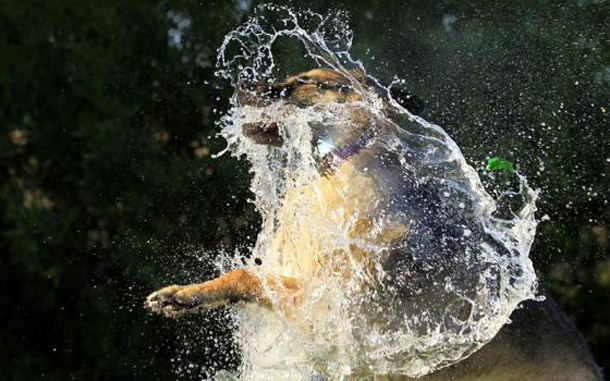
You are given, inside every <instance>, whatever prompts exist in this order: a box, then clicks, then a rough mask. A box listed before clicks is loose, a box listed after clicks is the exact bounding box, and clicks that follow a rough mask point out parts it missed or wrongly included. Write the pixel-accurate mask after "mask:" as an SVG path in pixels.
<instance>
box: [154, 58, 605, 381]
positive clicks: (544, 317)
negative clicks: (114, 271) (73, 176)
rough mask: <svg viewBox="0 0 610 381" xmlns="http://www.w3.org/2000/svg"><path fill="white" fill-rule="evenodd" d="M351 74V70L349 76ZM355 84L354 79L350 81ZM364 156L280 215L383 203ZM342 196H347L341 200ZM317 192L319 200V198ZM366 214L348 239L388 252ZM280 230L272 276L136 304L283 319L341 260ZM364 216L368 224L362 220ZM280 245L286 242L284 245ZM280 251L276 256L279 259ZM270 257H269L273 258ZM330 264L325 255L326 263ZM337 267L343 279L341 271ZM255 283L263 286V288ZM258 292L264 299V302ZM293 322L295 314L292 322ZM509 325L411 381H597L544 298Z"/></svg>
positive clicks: (391, 237) (259, 95)
mask: <svg viewBox="0 0 610 381" xmlns="http://www.w3.org/2000/svg"><path fill="white" fill-rule="evenodd" d="M356 74H357V73H356ZM356 77H358V75H356ZM358 78H359V80H360V83H358V84H354V83H351V82H350V81H349V80H348V79H347V78H346V77H345V76H343V75H342V74H340V73H338V72H335V71H332V70H326V69H315V70H312V71H309V72H306V73H302V74H299V75H297V76H293V77H290V78H288V79H287V80H286V81H284V82H278V83H274V84H256V85H253V86H250V87H249V88H247V89H242V90H241V93H240V94H239V95H240V103H242V105H243V106H244V107H257V106H261V105H264V104H268V103H269V102H273V101H274V100H276V99H280V98H281V99H284V100H286V101H288V102H292V103H294V104H296V105H298V106H301V107H307V106H311V105H314V104H316V103H325V102H340V103H349V102H353V101H357V100H359V99H360V96H359V92H358V91H355V90H354V86H364V87H366V86H370V84H369V83H367V81H366V80H365V77H364V76H362V75H360V76H359V77H358ZM393 97H394V98H395V99H397V100H398V101H399V102H400V103H401V104H402V105H403V106H405V107H406V108H407V109H409V110H411V111H412V112H414V113H419V111H421V107H422V105H423V103H422V102H421V101H419V100H418V99H417V98H415V97H411V96H410V95H408V94H407V93H400V92H396V93H393ZM353 118H354V121H353V122H354V123H353V124H354V125H356V126H364V125H366V123H365V122H366V119H367V116H366V114H362V113H360V111H359V110H358V109H357V108H354V110H353ZM277 130H278V129H277V126H274V125H272V124H260V125H257V124H252V125H245V126H244V135H246V136H248V137H250V138H251V139H252V140H254V141H255V142H257V143H260V144H269V145H275V146H280V145H281V144H282V140H281V137H279V133H278V131H277ZM362 133H363V130H357V129H356V130H354V131H353V133H352V134H351V136H346V137H344V139H345V141H349V140H350V139H351V140H353V139H356V138H358V136H359V135H361V134H362ZM369 156H370V153H369V152H367V151H366V150H364V151H362V152H358V153H356V154H354V155H353V156H351V157H349V158H348V159H346V160H345V161H344V162H342V163H341V164H340V165H338V166H336V167H333V168H331V169H330V170H328V171H327V172H326V173H325V175H324V176H321V177H320V178H319V179H318V180H316V183H313V184H309V185H307V186H305V187H304V188H302V189H296V190H293V191H292V193H290V192H289V193H288V194H287V195H286V201H285V204H286V205H285V206H284V207H283V210H288V211H290V210H291V209H290V208H291V207H292V206H293V205H291V203H292V202H296V201H295V200H297V199H299V198H300V199H301V200H302V198H308V197H309V198H311V202H310V203H309V205H312V208H313V209H316V208H318V209H319V210H309V211H307V213H315V214H316V215H317V216H319V215H322V216H325V218H328V219H329V220H332V219H333V218H335V219H336V218H338V217H337V216H336V215H334V216H332V217H331V216H330V213H331V212H334V211H337V210H343V213H344V215H343V216H340V217H339V218H349V217H350V216H351V213H353V211H354V210H360V211H366V210H367V205H368V204H369V203H370V200H373V199H376V198H379V197H383V195H379V194H376V192H377V190H376V189H377V188H376V187H375V186H374V184H371V181H372V180H371V178H370V177H368V176H365V175H363V174H362V167H364V166H366V165H367V163H368V162H369V161H370V160H369ZM345 192H348V194H346V193H345ZM320 194H321V195H320ZM374 212H375V210H372V211H371V214H372V215H371V216H367V214H366V212H365V213H361V217H360V220H359V221H358V222H357V223H356V224H354V226H355V227H354V229H353V230H352V231H350V232H349V233H348V234H350V235H351V236H352V237H358V238H359V239H363V240H365V241H369V242H371V243H375V244H380V243H381V244H384V245H386V246H388V247H389V246H391V245H392V244H393V243H394V242H396V241H398V240H399V239H400V237H401V236H403V235H404V231H405V229H407V228H406V227H405V226H401V225H399V224H388V226H387V227H386V228H385V229H384V230H383V231H376V232H374V233H373V232H372V231H371V228H370V226H371V220H372V218H373V214H374ZM282 213H283V211H282V210H280V211H279V218H280V219H281V220H282V224H281V226H282V228H280V229H279V230H278V232H277V235H276V237H275V239H274V242H273V247H274V250H273V253H271V254H270V257H269V258H266V260H269V261H275V263H274V266H273V268H279V269H281V270H280V273H278V274H272V275H267V276H266V279H264V282H263V281H261V279H259V278H258V276H257V275H255V273H254V272H251V271H249V270H248V269H240V270H236V271H232V272H229V273H227V274H224V275H221V276H220V277H218V278H216V279H213V280H210V281H207V282H203V283H199V284H192V285H186V286H177V285H173V286H169V287H165V288H162V289H161V290H159V291H157V292H154V293H153V294H151V295H150V296H149V297H148V299H147V302H146V306H147V308H149V309H150V310H152V311H153V312H156V313H159V314H162V315H165V316H168V317H178V316H181V315H183V314H184V313H188V312H198V311H202V310H206V309H209V308H212V307H215V306H218V305H223V304H227V303H235V302H247V303H256V304H259V305H261V306H263V307H266V308H280V309H282V310H283V312H284V314H285V316H291V314H295V313H298V307H299V305H300V303H301V301H302V300H303V296H304V293H306V292H307V286H306V284H304V283H305V282H307V283H308V284H311V283H313V284H315V283H316V282H324V281H325V278H324V275H323V273H322V272H321V271H319V270H320V269H321V266H329V265H330V266H332V263H337V262H339V263H342V262H343V263H345V261H342V258H341V256H344V255H345V253H341V251H329V250H328V249H327V248H324V249H326V250H322V248H320V247H318V246H319V242H322V241H323V239H322V238H323V237H320V236H316V235H313V234H312V232H313V231H316V232H318V233H316V234H324V233H319V232H320V231H323V229H312V228H311V227H310V226H307V225H305V226H303V224H302V223H299V224H295V223H293V222H292V221H290V219H291V218H292V217H291V215H290V213H286V214H282ZM368 217H370V219H369V218H368ZM287 242H290V245H288V244H287ZM279 253H282V254H279ZM274 254H275V255H274ZM331 255H332V256H333V257H329V256H331ZM351 256H352V257H353V258H357V259H358V260H359V261H361V262H362V263H361V264H362V265H364V266H365V267H366V265H367V264H366V263H365V262H366V260H367V255H366V253H363V252H357V249H354V251H353V252H352V253H351ZM347 267H348V266H347V265H344V266H343V270H337V271H344V272H345V274H346V275H345V276H346V277H348V276H349V275H348V274H349V269H346V268H347ZM263 284H264V285H265V286H266V287H264V286H263ZM268 292H271V293H273V295H274V300H276V301H278V303H274V304H272V303H271V302H270V298H269V296H268V294H267V293H268ZM295 319H296V320H298V317H295ZM511 320H512V323H511V324H507V325H506V326H504V327H503V328H502V329H501V331H500V332H499V333H498V334H497V335H496V337H495V338H494V339H493V340H492V341H491V342H490V343H488V344H487V345H485V346H483V348H482V349H480V350H478V351H477V352H475V353H474V354H472V355H471V356H470V357H468V358H466V359H464V360H462V361H461V362H459V363H457V364H454V365H452V366H449V367H446V368H443V369H441V370H439V371H437V372H434V373H433V374H430V375H427V376H425V377H422V378H420V380H426V381H448V380H454V381H466V380H468V381H562V380H565V381H568V380H570V381H594V380H596V381H599V380H602V375H601V371H600V370H599V368H598V367H597V366H596V364H595V362H594V360H593V358H592V356H591V354H590V352H589V350H588V348H587V346H586V344H585V343H584V341H583V339H582V338H581V336H580V335H579V333H578V332H577V331H576V329H575V328H574V326H573V325H572V324H571V323H570V322H569V320H568V319H567V318H566V316H565V314H564V313H563V311H562V310H561V309H560V308H559V307H558V306H557V304H556V303H555V302H554V301H553V300H552V299H551V298H550V297H548V296H547V298H546V300H545V301H543V302H536V301H526V302H524V303H522V305H521V307H520V308H519V309H517V310H515V311H514V313H513V314H512V315H511ZM371 379H374V380H388V381H389V380H397V381H398V380H401V381H407V380H410V378H407V377H404V376H395V377H389V376H378V377H373V378H371Z"/></svg>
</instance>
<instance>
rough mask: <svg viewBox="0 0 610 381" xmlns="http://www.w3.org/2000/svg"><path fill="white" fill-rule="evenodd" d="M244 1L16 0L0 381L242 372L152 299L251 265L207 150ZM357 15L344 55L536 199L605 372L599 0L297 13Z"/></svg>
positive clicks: (479, 164)
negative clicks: (222, 62) (150, 304)
mask: <svg viewBox="0 0 610 381" xmlns="http://www.w3.org/2000/svg"><path fill="white" fill-rule="evenodd" d="M258 4H259V3H258V2H256V1H251V0H238V1H228V0H222V1H221V0H218V1H212V0H205V1H185V0H174V1H166V0H130V1H113V0H103V1H102V0H90V1H86V2H83V1H76V0H63V1H47V0H25V1H23V0H22V1H15V0H4V1H3V2H2V7H1V8H0V9H1V10H0V197H1V198H0V287H1V289H2V292H0V306H2V307H0V327H1V328H0V343H1V344H0V375H1V376H0V378H2V379H3V380H39V379H48V380H130V379H146V380H175V379H184V380H199V379H202V378H205V377H207V376H209V375H210V374H211V373H213V372H214V370H215V369H218V368H223V367H229V368H231V367H235V366H236V365H237V364H238V362H239V353H238V350H237V348H235V345H234V344H233V342H232V341H231V337H230V333H231V327H232V326H233V324H235V323H236V322H235V321H234V319H233V318H231V317H230V316H227V314H226V313H224V312H225V311H223V310H218V311H215V312H213V313H211V314H208V315H205V316H193V317H188V318H186V319H183V320H180V321H169V320H165V319H161V318H159V317H156V316H150V315H148V314H147V313H146V312H145V311H144V309H143V308H142V302H143V300H144V298H145V296H146V295H147V294H148V293H149V292H151V291H153V290H154V289H156V288H158V287H159V286H162V285H164V284H168V283H173V282H178V283H181V282H190V281H195V280H201V279H203V278H206V277H209V276H212V275H213V274H214V272H215V271H216V266H214V265H213V262H214V260H216V258H217V257H218V253H219V252H223V251H224V252H226V253H233V254H234V255H236V256H240V255H248V251H247V247H248V245H251V244H252V243H253V242H254V240H255V238H256V232H257V227H258V223H259V220H258V218H259V217H258V216H257V214H256V212H255V211H254V210H253V207H252V205H251V204H249V203H248V202H247V199H248V197H250V196H251V195H249V193H248V181H249V174H248V166H247V163H245V162H239V161H237V160H235V159H232V158H230V157H229V156H228V155H225V156H222V157H221V158H218V159H213V158H212V157H211V154H213V153H215V152H219V151H220V150H222V149H223V148H224V146H225V143H224V142H223V140H222V139H220V138H218V137H216V136H215V134H216V132H217V129H216V127H215V121H216V120H217V119H218V118H219V116H220V115H222V113H223V111H224V110H226V109H227V99H228V97H229V96H230V95H231V89H230V88H229V87H228V84H227V83H225V82H223V81H221V80H220V79H217V78H215V76H214V71H215V67H214V65H215V56H216V49H217V48H218V47H219V46H220V43H221V42H222V38H223V36H224V35H225V33H227V32H229V31H230V30H232V29H234V28H235V27H236V26H237V25H239V24H240V23H241V22H243V21H244V20H245V19H246V18H247V17H248V16H249V15H251V14H252V9H253V8H255V7H256V6H257V5H258ZM291 4H293V5H294V6H296V7H305V8H312V9H313V10H316V11H319V12H326V11H327V10H328V9H344V10H347V11H349V12H350V20H351V25H352V28H353V30H354V33H355V37H354V47H353V49H352V52H353V54H354V56H355V57H357V58H360V59H361V60H362V61H363V62H364V63H365V66H366V67H367V68H368V69H369V71H370V72H371V73H372V74H374V75H375V76H377V77H378V78H380V79H381V80H382V82H385V83H389V82H391V80H392V79H393V78H394V76H398V77H400V78H403V79H405V81H406V83H405V85H404V86H405V87H406V88H407V89H408V90H410V91H411V92H413V93H415V94H417V95H418V96H419V97H421V98H423V99H424V100H425V101H426V104H427V108H426V111H425V112H424V117H425V118H426V119H428V120H430V121H433V122H435V123H437V124H439V125H441V126H443V127H444V128H445V129H446V130H447V132H448V133H449V134H450V135H451V136H452V137H453V138H454V139H455V141H456V142H457V143H458V145H459V146H460V147H461V148H462V150H463V152H464V154H465V156H466V158H467V159H468V161H469V162H470V163H471V164H472V165H473V166H474V167H475V168H477V169H478V170H480V171H481V173H483V170H482V168H483V166H484V162H485V160H486V158H488V157H489V156H490V155H498V156H501V157H504V158H507V159H510V160H512V161H513V162H515V163H516V164H517V165H518V167H519V168H520V171H521V172H522V173H524V174H525V175H527V177H528V179H529V181H530V183H531V184H532V185H533V186H534V187H537V188H540V190H541V194H540V201H539V214H538V216H539V218H543V216H544V218H543V219H544V220H545V221H543V222H541V224H540V225H539V230H538V234H537V238H536V241H535V244H534V247H533V250H532V253H531V257H532V259H533V260H534V263H535V265H536V268H537V270H538V272H539V275H540V277H541V282H542V284H543V286H544V287H545V288H547V289H550V290H551V292H552V294H553V295H554V296H555V298H556V299H557V300H558V301H559V303H560V304H561V305H562V306H563V307H564V308H565V310H566V311H567V313H568V315H569V316H570V318H571V319H572V321H573V322H574V323H575V324H576V325H577V327H578V328H579V329H580V331H581V332H582V333H583V334H584V336H585V338H586V340H587V342H588V343H589V344H590V345H591V348H592V349H593V352H594V354H595V357H596V359H597V361H598V362H599V364H600V365H602V366H604V367H609V366H610V359H609V356H608V353H607V348H610V255H609V247H610V246H609V242H608V238H609V237H608V235H609V229H610V208H609V206H608V202H609V200H608V198H609V189H610V171H609V169H610V136H609V135H610V123H609V122H610V105H609V104H608V103H609V98H608V97H609V96H610V46H609V45H610V28H609V27H608V26H609V25H610V6H609V4H608V2H607V1H604V0H569V1H568V0H565V1H564V0H557V1H526V0H522V1H516V0H502V1H495V0H492V1H490V0H481V1H470V2H464V1H449V0H445V1H429V0H425V1H424V0H409V1H402V0H395V1H386V0H379V1H360V0H345V1H344V2H343V3H342V2H335V1H315V2H314V1H309V2H308V1H298V0H295V1H293V2H292V3H291Z"/></svg>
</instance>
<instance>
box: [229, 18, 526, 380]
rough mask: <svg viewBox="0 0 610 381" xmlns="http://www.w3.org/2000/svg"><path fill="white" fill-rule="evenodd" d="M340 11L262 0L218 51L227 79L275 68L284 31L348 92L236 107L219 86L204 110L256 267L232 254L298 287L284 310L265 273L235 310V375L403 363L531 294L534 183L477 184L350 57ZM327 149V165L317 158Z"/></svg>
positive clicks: (490, 331)
mask: <svg viewBox="0 0 610 381" xmlns="http://www.w3.org/2000/svg"><path fill="white" fill-rule="evenodd" d="M346 20H347V17H346V15H345V14H342V13H341V12H335V13H333V14H330V15H319V14H316V13H313V12H308V11H298V12H297V11H294V10H291V9H289V8H286V7H279V6H266V7H264V8H261V9H259V11H258V12H257V14H255V16H253V17H252V18H251V19H249V20H248V21H247V22H246V23H244V24H243V25H241V26H240V27H238V28H237V29H235V30H233V31H231V32H230V33H229V34H227V35H226V37H225V39H224V42H223V44H222V46H221V47H220V49H219V55H218V74H219V75H220V76H222V77H225V78H227V79H228V80H229V81H230V83H231V84H232V85H233V86H237V85H238V84H239V83H242V82H246V81H247V82H250V83H256V82H260V81H266V82H275V81H280V80H283V79H284V78H282V77H278V74H277V73H279V72H281V69H282V63H281V62H280V60H279V59H278V58H277V57H276V56H274V49H275V44H276V42H277V41H279V40H286V39H287V40H290V41H292V42H296V43H297V44H298V45H299V46H301V47H302V51H303V54H302V56H303V57H304V58H303V59H304V60H309V61H311V62H312V67H311V68H314V67H324V68H330V69H332V70H335V71H336V72H339V73H341V74H342V75H343V76H344V77H345V78H347V79H349V82H350V83H351V86H352V87H353V89H354V90H355V91H356V92H357V93H358V94H359V95H360V98H359V100H358V101H355V102H349V103H319V104H313V105H309V106H307V107H303V106H298V105H295V104H292V103H290V102H286V101H283V100H277V101H275V102H271V103H270V104H267V105H264V106H260V107H244V106H243V105H240V103H239V100H238V98H237V95H235V96H234V97H233V99H232V105H233V107H232V109H231V110H230V111H229V112H228V113H227V114H226V115H225V116H224V117H223V118H222V120H221V121H220V126H221V135H222V136H223V137H224V138H225V139H226V140H227V142H228V147H227V149H228V151H229V152H230V154H231V155H233V156H236V157H241V156H245V157H246V158H247V160H248V161H249V162H250V163H251V166H252V167H251V170H252V172H253V180H252V183H251V189H252V191H253V193H254V195H255V200H254V202H255V204H256V207H257V210H258V211H259V213H260V214H261V216H262V226H261V232H260V235H259V237H258V240H257V243H256V245H255V247H253V248H252V254H253V255H252V258H258V259H260V260H261V261H262V265H260V266H256V265H255V264H254V263H251V264H249V265H248V267H249V268H251V269H252V271H254V272H256V273H258V274H259V275H261V278H263V279H264V278H265V275H266V274H270V275H274V276H276V275H283V276H289V277H293V278H295V279H297V280H298V281H299V282H300V285H301V294H300V295H301V298H302V300H301V301H300V302H299V303H297V304H294V305H292V306H291V307H290V308H286V307H285V306H284V305H282V303H283V302H282V301H281V300H279V296H277V295H275V294H274V293H273V292H272V288H271V287H269V285H265V287H266V290H267V291H268V292H269V294H270V297H271V299H272V302H273V303H274V304H275V308H274V309H272V310H268V309H264V308H261V307H259V306H247V307H244V308H243V309H240V310H239V311H238V312H237V313H238V314H239V323H240V328H239V332H238V333H237V337H238V341H239V343H240V345H241V348H242V351H243V366H242V369H241V371H240V373H239V375H238V377H239V378H240V379H247V380H251V379H252V380H270V379H277V380H294V379H311V378H312V377H318V376H320V377H325V378H327V379H330V380H341V379H346V378H349V377H362V376H367V375H374V374H377V375H386V374H392V375H405V376H410V377H419V376H422V375H425V374H428V373H431V372H433V371H435V370H437V369H439V368H442V367H446V366H449V365H451V364H453V363H455V362H457V361H460V360H462V359H463V358H465V357H466V356H468V355H470V354H472V353H473V352H474V351H476V350H477V349H479V348H481V346H483V345H485V344H486V343H487V342H488V341H489V340H491V339H492V338H493V337H494V335H495V334H496V333H497V332H498V331H499V330H500V328H501V327H502V326H503V325H504V324H506V323H507V322H508V320H509V316H510V314H511V313H512V311H513V310H514V309H515V308H516V307H517V306H518V304H519V303H520V302H522V301H524V300H526V299H531V298H535V297H536V285H537V283H536V276H535V272H534V269H533V266H532V263H531V261H530V259H529V258H528V254H529V250H530V247H531V244H532V241H533V238H534V234H535V230H536V223H537V222H536V220H535V217H534V212H535V210H536V208H535V201H536V192H535V191H534V190H532V189H531V188H530V187H529V186H528V184H527V182H526V180H525V178H524V177H522V176H521V175H519V174H518V173H512V174H506V178H510V180H511V181H512V183H513V184H512V186H508V185H505V184H504V183H502V184H500V186H503V187H505V188H506V189H504V191H503V192H501V195H500V197H498V198H496V199H494V198H492V197H491V196H490V194H489V193H488V192H487V191H486V189H485V188H484V186H483V185H482V183H481V180H480V178H479V175H478V174H477V172H476V171H475V170H474V169H473V168H472V167H471V166H470V165H469V164H468V163H467V162H466V160H465V159H464V156H463V155H462V153H461V151H460V149H459V147H458V146H457V145H456V143H455V142H454V141H453V140H452V139H451V138H450V137H449V136H448V135H447V133H446V132H445V131H444V130H443V129H442V128H441V127H440V126H437V125H435V124H432V123H430V122H428V121H426V120H424V119H423V118H421V117H419V116H416V115H413V114H411V113H410V112H409V111H408V110H406V109H405V108H403V107H402V106H401V105H400V104H399V103H398V102H396V101H395V100H394V99H392V97H391V96H390V92H389V91H388V88H387V87H384V86H382V85H381V84H380V83H379V81H378V80H376V79H375V78H373V77H372V76H370V75H368V74H366V68H365V67H364V66H363V64H362V63H361V62H360V61H358V60H357V59H355V58H353V57H352V56H351V55H350V52H349V50H350V47H351V42H352V37H353V33H352V30H351V29H350V28H349V25H348V23H347V21H346ZM363 78H364V80H363ZM364 83H367V84H368V85H364ZM354 115H357V117H354ZM248 123H276V124H277V125H278V126H279V132H280V135H281V136H282V139H283V144H282V146H281V147H275V146H269V145H263V144H256V143H255V142H253V141H252V140H251V139H248V138H247V137H245V136H244V135H243V126H244V124H248ZM363 126H364V127H363ZM354 131H358V132H357V133H355V132H354ZM345 136H357V137H358V139H361V140H358V141H357V142H356V143H353V139H352V143H351V145H349V149H351V151H357V152H349V153H348V154H346V153H345V150H346V144H345V143H341V142H342V141H343V140H342V139H344V137H345ZM363 137H364V138H363ZM344 140H345V139H344ZM348 140H349V139H348ZM354 147H357V149H355V148H354ZM329 157H330V158H331V159H332V160H334V161H333V163H336V164H335V167H334V169H333V170H331V171H330V174H329V172H328V171H323V170H321V162H322V158H324V160H328V158H329ZM316 375H317V376H316ZM223 377H232V376H226V375H225V376H223Z"/></svg>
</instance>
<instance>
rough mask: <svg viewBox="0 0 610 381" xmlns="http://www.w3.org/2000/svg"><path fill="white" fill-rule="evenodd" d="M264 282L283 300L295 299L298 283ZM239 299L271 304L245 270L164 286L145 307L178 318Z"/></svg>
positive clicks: (272, 279)
mask: <svg viewBox="0 0 610 381" xmlns="http://www.w3.org/2000/svg"><path fill="white" fill-rule="evenodd" d="M267 285H268V287H269V288H270V289H271V291H272V292H273V293H275V294H276V295H277V296H278V298H279V299H280V300H282V301H284V300H292V301H294V300H295V298H296V296H294V295H296V294H297V291H298V285H297V282H296V281H295V280H294V279H292V278H287V277H282V276H279V277H271V276H268V277H267ZM240 301H242V302H254V303H258V304H260V305H262V306H265V307H271V301H270V299H269V297H268V296H267V295H266V294H265V292H264V291H263V285H262V283H261V280H260V279H259V278H258V276H257V275H255V274H253V273H251V272H249V271H247V270H244V269H239V270H235V271H231V272H229V273H226V274H224V275H221V276H219V277H218V278H216V279H212V280H210V281H207V282H203V283H196V284H191V285H186V286H178V285H173V286H168V287H164V288H162V289H160V290H159V291H156V292H153V293H152V294H150V295H149V296H148V298H146V303H145V306H146V307H147V308H148V309H150V310H151V311H152V312H155V313H158V314H162V315H165V316H167V317H179V316H181V315H183V314H185V313H196V312H200V311H202V310H207V309H210V308H214V307H217V306H220V305H224V304H229V303H235V302H240Z"/></svg>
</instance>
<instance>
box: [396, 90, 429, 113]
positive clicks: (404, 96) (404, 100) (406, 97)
mask: <svg viewBox="0 0 610 381" xmlns="http://www.w3.org/2000/svg"><path fill="white" fill-rule="evenodd" d="M390 95H392V98H394V100H395V101H396V102H398V104H400V105H401V106H402V107H404V108H406V109H407V110H409V112H410V113H411V114H415V115H421V113H422V111H424V108H425V106H426V105H425V103H424V101H423V100H421V99H420V98H418V97H416V96H415V95H413V94H411V93H409V92H407V91H405V90H403V89H400V88H397V87H394V86H392V87H390Z"/></svg>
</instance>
